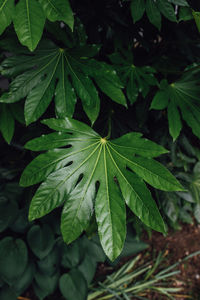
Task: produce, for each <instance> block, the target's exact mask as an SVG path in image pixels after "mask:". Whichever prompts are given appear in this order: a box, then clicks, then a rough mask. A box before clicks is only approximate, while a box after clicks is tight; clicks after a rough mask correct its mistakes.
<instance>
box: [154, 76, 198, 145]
mask: <svg viewBox="0 0 200 300" xmlns="http://www.w3.org/2000/svg"><path fill="white" fill-rule="evenodd" d="M199 94H200V87H199V82H198V80H196V79H193V78H190V77H188V76H187V77H183V78H182V79H180V80H179V81H176V82H174V83H171V84H168V82H167V81H166V80H163V81H162V82H161V84H160V91H158V92H157V93H156V95H155V97H154V99H153V101H152V103H151V108H152V109H165V108H167V111H168V122H169V132H170V134H171V136H172V137H173V139H174V140H175V139H176V138H177V137H178V136H179V134H180V131H181V129H182V121H181V115H182V118H183V119H184V120H185V122H186V123H187V124H188V126H190V127H191V128H192V131H193V133H194V134H195V135H196V136H198V137H199V138H200V99H199Z"/></svg>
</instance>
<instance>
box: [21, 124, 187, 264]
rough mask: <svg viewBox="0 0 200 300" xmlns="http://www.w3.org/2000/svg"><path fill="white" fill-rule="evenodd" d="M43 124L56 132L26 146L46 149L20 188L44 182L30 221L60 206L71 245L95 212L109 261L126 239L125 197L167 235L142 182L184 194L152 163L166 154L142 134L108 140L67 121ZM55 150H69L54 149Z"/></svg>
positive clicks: (113, 257) (29, 169)
mask: <svg viewBox="0 0 200 300" xmlns="http://www.w3.org/2000/svg"><path fill="white" fill-rule="evenodd" d="M43 123H44V124H46V125H47V126H49V127H50V128H52V129H54V130H57V131H58V132H57V133H51V134H48V135H45V136H41V137H39V138H36V139H34V140H32V141H30V142H28V143H27V144H26V146H25V147H26V148H28V149H31V150H34V151H41V150H48V151H47V152H46V153H44V154H41V155H39V156H38V157H36V158H35V159H34V160H33V161H32V162H31V163H30V164H29V165H28V166H27V167H26V169H25V170H24V172H23V174H22V177H21V180H20V184H21V185H22V186H28V185H31V184H35V183H38V182H41V181H44V182H43V183H42V184H41V185H40V187H39V188H38V190H37V191H36V193H35V195H34V197H33V199H32V202H31V206H30V211H29V219H30V220H34V219H36V218H40V217H42V216H44V215H45V214H47V213H49V212H50V211H52V210H53V209H54V208H56V207H58V206H60V205H63V204H64V207H63V211H62V218H61V230H62V234H63V238H64V240H65V242H67V243H70V242H72V241H73V240H75V239H76V238H77V237H78V236H79V235H80V234H81V233H82V231H83V230H86V228H87V227H88V225H89V222H90V219H91V217H92V215H93V210H94V209H95V215H96V220H97V224H98V231H99V236H100V240H101V244H102V246H103V249H104V251H105V253H106V254H107V256H108V257H109V258H110V259H111V260H114V259H115V258H116V257H117V256H118V255H119V254H120V252H121V250H122V248H123V244H124V240H125V235H126V227H125V225H126V221H125V220H126V219H125V218H126V211H125V203H124V201H123V199H124V200H125V202H126V203H127V205H128V206H129V207H130V208H131V209H132V210H133V212H134V213H135V214H136V215H137V216H138V217H139V218H140V219H141V220H142V221H143V222H144V223H145V224H146V225H147V226H150V227H152V228H153V229H155V230H158V231H161V232H164V231H165V226H164V223H163V220H162V218H161V216H160V213H159V211H158V208H157V206H156V204H155V202H154V201H153V199H152V197H151V194H150V192H149V190H148V189H147V187H146V185H145V183H144V182H143V180H144V181H146V182H147V183H149V184H151V185H152V186H154V187H156V188H159V189H161V190H165V191H166V190H167V191H176V190H182V187H181V185H180V184H179V183H178V181H177V180H176V179H175V178H174V177H173V176H172V175H171V173H170V172H169V171H168V170H167V169H166V168H165V167H163V166H162V165H161V164H160V163H158V162H157V161H155V160H154V159H152V158H153V157H156V156H158V155H160V154H163V153H166V150H165V149H164V148H163V147H161V146H159V145H157V144H155V143H153V142H151V141H149V140H147V139H143V138H142V135H141V134H140V133H129V134H126V135H124V136H122V137H121V138H118V139H116V140H113V141H109V140H107V139H106V138H101V137H100V136H99V135H98V134H97V133H96V132H95V131H93V130H92V129H91V128H90V127H88V126H87V125H85V124H83V123H81V122H78V121H75V120H73V119H70V118H66V119H48V120H45V121H43ZM59 143H60V145H59ZM59 146H62V147H63V146H67V148H63V149H60V150H59V149H55V150H52V148H53V147H59ZM134 155H136V156H134ZM138 155H139V156H140V157H138ZM94 202H95V203H94Z"/></svg>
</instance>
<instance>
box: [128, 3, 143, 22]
mask: <svg viewBox="0 0 200 300" xmlns="http://www.w3.org/2000/svg"><path fill="white" fill-rule="evenodd" d="M144 12H145V1H144V0H141V1H138V0H132V2H131V15H132V18H133V22H134V23H136V22H137V21H139V20H140V19H141V18H142V16H143V14H144Z"/></svg>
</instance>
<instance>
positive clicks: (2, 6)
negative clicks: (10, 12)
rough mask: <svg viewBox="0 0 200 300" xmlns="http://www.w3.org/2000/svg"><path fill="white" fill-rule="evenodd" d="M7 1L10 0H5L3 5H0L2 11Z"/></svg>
mask: <svg viewBox="0 0 200 300" xmlns="http://www.w3.org/2000/svg"><path fill="white" fill-rule="evenodd" d="M6 2H8V0H5V1H4V2H3V3H2V5H1V7H0V12H2V10H3V8H4V6H5V5H6Z"/></svg>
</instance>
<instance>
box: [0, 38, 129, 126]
mask: <svg viewBox="0 0 200 300" xmlns="http://www.w3.org/2000/svg"><path fill="white" fill-rule="evenodd" d="M98 50H99V46H98V45H86V46H78V47H76V48H72V49H66V50H64V49H61V48H59V47H56V45H54V44H53V43H50V42H49V43H48V42H46V43H45V45H44V46H43V47H41V48H38V50H37V51H35V54H34V55H33V56H30V54H28V55H26V56H25V55H21V56H11V57H10V58H7V59H6V60H5V61H3V63H2V65H1V66H2V74H3V75H8V76H13V75H14V76H16V75H18V76H16V77H15V79H14V80H13V81H12V82H11V84H10V91H9V92H8V93H4V94H3V96H2V97H1V99H0V101H1V102H5V103H14V102H17V101H19V100H21V99H23V98H24V97H26V101H25V108H24V114H25V120H26V124H27V125H29V124H30V123H32V122H34V121H36V120H37V119H38V118H39V117H40V116H41V115H42V114H43V113H44V112H45V111H46V109H47V107H48V106H49V104H50V102H51V101H52V99H53V97H54V96H55V111H56V115H57V116H58V117H66V116H69V117H72V116H73V114H74V110H75V104H76V102H77V98H80V99H81V101H82V105H83V109H84V111H85V112H86V114H87V115H88V117H89V119H90V120H91V122H92V124H93V123H94V121H95V120H96V119H97V117H98V115H99V109H100V98H99V93H98V91H97V88H96V87H95V85H94V82H95V83H96V85H97V86H99V88H100V89H101V90H102V91H103V92H104V93H105V94H107V95H108V96H109V97H110V98H111V99H112V100H114V101H116V102H117V103H120V104H122V105H124V106H126V99H125V97H124V95H123V93H122V91H121V88H122V87H123V85H122V84H121V82H120V80H119V78H118V76H117V75H116V71H115V70H114V69H113V67H112V66H111V65H108V64H106V63H104V62H98V61H97V60H95V59H92V58H90V57H92V56H94V55H95V54H96V53H97V52H98ZM84 52H86V53H87V56H88V57H81V56H82V55H83V53H84ZM22 61H23V62H24V63H25V64H23V65H21V63H22ZM35 66H37V67H35ZM22 72H23V73H22Z"/></svg>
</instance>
